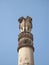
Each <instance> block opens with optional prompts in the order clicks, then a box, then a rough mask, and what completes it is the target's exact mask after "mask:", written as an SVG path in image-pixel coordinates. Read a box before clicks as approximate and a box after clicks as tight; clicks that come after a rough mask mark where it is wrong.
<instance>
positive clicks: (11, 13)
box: [0, 0, 49, 65]
mask: <svg viewBox="0 0 49 65" xmlns="http://www.w3.org/2000/svg"><path fill="white" fill-rule="evenodd" d="M20 16H24V17H26V16H31V17H32V18H33V29H32V33H33V35H34V48H35V51H34V63H35V65H49V0H0V65H18V53H17V47H18V34H19V26H18V25H19V23H18V18H19V17H20Z"/></svg>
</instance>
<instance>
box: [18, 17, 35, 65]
mask: <svg viewBox="0 0 49 65" xmlns="http://www.w3.org/2000/svg"><path fill="white" fill-rule="evenodd" d="M18 21H19V29H20V33H19V35H18V49H17V51H18V65H34V53H33V52H34V47H33V35H32V33H31V29H32V18H31V17H29V16H27V17H26V18H24V17H20V18H19V19H18Z"/></svg>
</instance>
